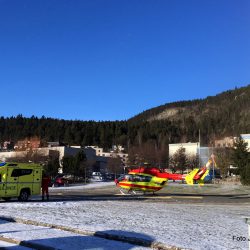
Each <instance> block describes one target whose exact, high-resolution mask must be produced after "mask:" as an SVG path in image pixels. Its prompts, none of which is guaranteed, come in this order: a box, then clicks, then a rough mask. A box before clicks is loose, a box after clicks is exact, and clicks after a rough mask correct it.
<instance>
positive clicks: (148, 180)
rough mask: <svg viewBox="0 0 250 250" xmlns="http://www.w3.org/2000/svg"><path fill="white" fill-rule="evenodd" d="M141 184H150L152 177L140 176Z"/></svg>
mask: <svg viewBox="0 0 250 250" xmlns="http://www.w3.org/2000/svg"><path fill="white" fill-rule="evenodd" d="M140 177H141V181H142V182H150V181H151V179H152V177H151V176H140Z"/></svg>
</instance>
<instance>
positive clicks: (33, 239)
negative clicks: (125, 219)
mask: <svg viewBox="0 0 250 250" xmlns="http://www.w3.org/2000/svg"><path fill="white" fill-rule="evenodd" d="M0 235H1V236H4V237H5V238H9V239H15V240H18V241H24V242H29V243H30V244H32V245H31V246H33V247H35V245H34V244H36V246H37V245H39V246H47V247H53V248H55V249H65V250H68V249H71V250H74V249H75V250H82V249H98V250H110V249H119V250H130V249H133V250H146V249H149V248H146V247H139V246H135V245H131V244H128V243H123V242H119V241H111V240H106V239H102V238H98V237H94V236H84V235H79V234H76V233H72V232H67V231H62V230H58V229H53V228H49V227H44V226H34V225H26V224H20V223H13V222H7V221H4V220H0ZM3 248H5V249H8V250H9V249H10V250H11V249H13V250H14V249H18V250H27V249H30V248H26V247H23V246H18V245H16V244H13V243H7V242H5V241H1V240H0V249H3ZM36 249H37V248H36Z"/></svg>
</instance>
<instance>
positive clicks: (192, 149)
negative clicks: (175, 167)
mask: <svg viewBox="0 0 250 250" xmlns="http://www.w3.org/2000/svg"><path fill="white" fill-rule="evenodd" d="M199 147H200V143H199V142H188V143H174V144H169V156H173V155H174V154H175V153H176V152H177V151H178V150H179V149H180V148H184V149H185V153H186V155H187V156H196V154H198V152H199Z"/></svg>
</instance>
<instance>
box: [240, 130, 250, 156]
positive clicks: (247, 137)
mask: <svg viewBox="0 0 250 250" xmlns="http://www.w3.org/2000/svg"><path fill="white" fill-rule="evenodd" d="M241 137H242V139H243V140H244V141H245V142H246V143H247V145H248V152H250V134H241Z"/></svg>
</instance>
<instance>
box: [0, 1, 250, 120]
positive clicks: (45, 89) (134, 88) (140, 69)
mask: <svg viewBox="0 0 250 250" xmlns="http://www.w3.org/2000/svg"><path fill="white" fill-rule="evenodd" d="M249 13H250V1H249V0H0V94H1V109H0V115H3V116H5V117H9V116H12V115H13V116H16V115H17V114H23V115H24V116H27V117H29V116H31V115H35V116H38V117H41V116H42V115H45V116H46V117H54V118H62V119H79V120H96V121H98V120H122V119H128V118H130V117H132V116H134V115H136V114H138V113H140V112H142V111H143V110H146V109H149V108H152V107H155V106H159V105H162V104H165V103H169V102H173V101H179V100H190V99H196V98H204V97H206V96H208V95H210V96H211V95H215V94H218V93H220V92H222V91H225V90H228V89H234V88H235V87H236V86H237V87H241V86H246V85H248V84H249V83H250V15H249Z"/></svg>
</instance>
